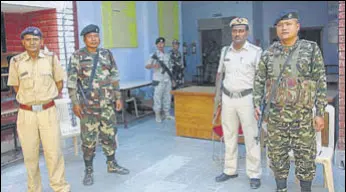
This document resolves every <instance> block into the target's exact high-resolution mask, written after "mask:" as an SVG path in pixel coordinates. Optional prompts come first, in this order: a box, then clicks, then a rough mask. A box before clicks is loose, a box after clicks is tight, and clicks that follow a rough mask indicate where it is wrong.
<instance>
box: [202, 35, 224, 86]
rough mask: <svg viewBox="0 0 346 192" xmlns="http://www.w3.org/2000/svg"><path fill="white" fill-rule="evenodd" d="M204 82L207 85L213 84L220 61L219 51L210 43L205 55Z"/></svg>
mask: <svg viewBox="0 0 346 192" xmlns="http://www.w3.org/2000/svg"><path fill="white" fill-rule="evenodd" d="M205 55H206V56H205V59H206V62H205V66H204V80H205V81H207V82H208V83H215V79H216V74H217V69H218V66H219V60H220V50H219V49H218V48H217V45H216V43H215V42H212V43H211V45H210V48H209V49H208V50H207V51H206V53H205Z"/></svg>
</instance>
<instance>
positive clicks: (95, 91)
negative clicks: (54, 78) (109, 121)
mask: <svg viewBox="0 0 346 192" xmlns="http://www.w3.org/2000/svg"><path fill="white" fill-rule="evenodd" d="M98 49H99V59H98V60H99V62H98V64H97V68H96V71H95V76H94V80H93V83H92V90H91V92H90V97H89V98H88V99H90V100H92V101H97V100H100V99H102V100H108V101H115V100H116V99H120V96H121V94H120V91H119V72H118V68H117V65H116V63H115V60H114V58H113V55H112V53H111V52H110V51H109V50H108V49H103V48H98ZM94 56H95V54H92V53H89V52H88V50H87V49H86V47H84V48H82V49H79V50H77V51H75V52H74V53H73V54H72V56H71V58H70V64H69V67H68V79H67V87H68V88H69V94H70V98H71V100H72V103H73V104H79V101H78V99H77V98H76V96H75V95H76V94H75V90H76V89H77V80H78V79H79V80H80V81H81V84H82V87H83V89H84V90H87V89H88V88H89V80H90V76H91V73H92V68H93V60H94V58H95V57H94Z"/></svg>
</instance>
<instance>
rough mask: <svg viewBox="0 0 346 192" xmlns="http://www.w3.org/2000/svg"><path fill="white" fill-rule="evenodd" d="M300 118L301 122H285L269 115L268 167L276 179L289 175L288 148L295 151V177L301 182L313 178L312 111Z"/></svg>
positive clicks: (314, 134) (314, 145) (314, 170)
mask: <svg viewBox="0 0 346 192" xmlns="http://www.w3.org/2000/svg"><path fill="white" fill-rule="evenodd" d="M299 120H300V122H292V123H284V122H282V121H277V120H274V121H273V120H271V119H270V118H269V123H268V138H267V146H268V152H267V153H268V158H269V160H270V168H271V169H272V171H273V172H274V175H275V178H277V179H286V178H287V177H288V172H289V169H290V158H289V155H288V153H289V151H290V150H293V153H294V159H295V167H296V169H295V174H296V177H297V178H298V179H299V180H303V181H312V180H313V178H314V177H315V172H316V165H315V158H316V133H315V129H314V128H313V121H312V114H311V115H310V114H308V115H307V117H301V118H300V119H299Z"/></svg>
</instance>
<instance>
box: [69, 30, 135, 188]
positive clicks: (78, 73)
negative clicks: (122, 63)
mask: <svg viewBox="0 0 346 192" xmlns="http://www.w3.org/2000/svg"><path fill="white" fill-rule="evenodd" d="M81 36H84V43H85V45H86V47H84V48H82V49H79V50H77V51H76V52H74V53H73V55H72V56H71V59H70V66H69V70H68V81H67V87H68V89H69V94H70V98H71V100H72V103H73V112H74V113H75V114H76V116H78V117H79V118H80V119H81V139H82V149H83V153H84V156H83V157H84V161H85V167H86V169H85V176H84V179H83V184H84V185H92V184H93V175H92V173H93V167H92V165H93V158H94V156H95V147H96V140H97V135H98V133H99V137H100V139H101V142H102V148H103V151H104V154H105V155H106V156H107V170H108V172H110V173H119V174H128V173H129V171H128V170H127V169H125V168H123V167H120V166H119V165H118V164H117V162H116V160H115V157H114V156H115V149H116V142H115V135H116V133H117V128H116V127H115V124H116V116H115V111H114V105H116V110H117V111H119V110H120V109H121V108H122V103H121V100H120V91H119V73H118V68H117V66H116V63H115V61H114V58H113V56H112V53H111V52H110V51H109V50H108V49H103V48H98V46H99V44H100V37H99V27H98V26H96V25H92V24H91V25H88V26H86V27H85V28H84V29H83V30H82V32H81ZM77 89H78V90H79V92H78V93H79V94H78V96H77Z"/></svg>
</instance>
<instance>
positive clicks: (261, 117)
mask: <svg viewBox="0 0 346 192" xmlns="http://www.w3.org/2000/svg"><path fill="white" fill-rule="evenodd" d="M265 98H266V97H265V96H263V98H262V101H261V105H260V111H261V114H260V116H259V119H258V121H257V127H258V133H257V136H256V137H255V140H256V145H258V142H259V141H260V137H261V132H262V123H263V120H264V109H265V108H266V99H265Z"/></svg>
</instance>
